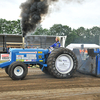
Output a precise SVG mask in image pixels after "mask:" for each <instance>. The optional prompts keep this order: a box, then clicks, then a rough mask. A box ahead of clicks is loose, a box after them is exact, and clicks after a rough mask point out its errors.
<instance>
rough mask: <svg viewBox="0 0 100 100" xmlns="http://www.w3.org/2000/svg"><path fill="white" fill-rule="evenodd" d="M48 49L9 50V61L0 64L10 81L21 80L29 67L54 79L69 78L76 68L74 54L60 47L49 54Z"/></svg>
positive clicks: (76, 63)
mask: <svg viewBox="0 0 100 100" xmlns="http://www.w3.org/2000/svg"><path fill="white" fill-rule="evenodd" d="M50 52H51V51H50V48H49V49H40V48H37V49H33V48H32V49H31V48H20V49H10V54H9V55H10V57H9V61H7V62H4V63H1V64H0V68H5V71H6V73H7V74H8V75H9V77H10V78H11V79H12V80H22V79H24V78H25V77H26V75H27V73H28V66H29V65H36V64H38V65H39V66H40V69H41V70H42V71H43V72H44V73H46V74H50V75H52V76H54V77H56V78H61V79H62V78H70V77H72V76H73V75H74V73H75V71H76V68H77V66H78V62H77V58H76V56H75V54H74V53H73V52H72V51H71V50H69V49H66V48H63V47H60V48H56V49H54V50H53V51H52V52H51V53H50Z"/></svg>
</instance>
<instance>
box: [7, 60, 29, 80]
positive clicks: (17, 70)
mask: <svg viewBox="0 0 100 100" xmlns="http://www.w3.org/2000/svg"><path fill="white" fill-rule="evenodd" d="M27 72H28V68H27V65H26V64H25V63H23V62H20V61H16V62H13V63H12V64H11V65H10V66H9V68H8V74H9V76H10V78H11V79H12V80H22V79H24V78H25V77H26V75H27Z"/></svg>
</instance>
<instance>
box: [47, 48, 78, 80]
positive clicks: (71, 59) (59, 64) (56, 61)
mask: <svg viewBox="0 0 100 100" xmlns="http://www.w3.org/2000/svg"><path fill="white" fill-rule="evenodd" d="M47 65H48V71H49V73H50V74H51V75H53V76H54V77H56V78H70V77H72V76H73V75H74V73H75V71H76V68H77V66H78V62H77V58H76V56H75V54H74V53H73V52H72V51H71V50H69V49H66V48H58V49H55V50H53V51H52V52H51V54H50V55H49V57H48V59H47Z"/></svg>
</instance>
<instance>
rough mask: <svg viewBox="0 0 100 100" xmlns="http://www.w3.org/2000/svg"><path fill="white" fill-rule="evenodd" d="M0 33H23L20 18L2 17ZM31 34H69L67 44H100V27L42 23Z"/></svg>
mask: <svg viewBox="0 0 100 100" xmlns="http://www.w3.org/2000/svg"><path fill="white" fill-rule="evenodd" d="M0 34H22V32H21V27H20V20H17V21H7V20H6V19H0ZM31 35H55V36H67V39H66V45H68V44H70V43H94V44H99V37H100V27H97V26H94V27H92V28H90V29H88V28H87V29H86V28H84V27H79V28H78V29H72V28H71V27H69V26H67V25H62V24H54V25H53V26H52V27H50V29H43V28H42V26H41V25H40V26H38V27H37V29H36V30H35V32H31Z"/></svg>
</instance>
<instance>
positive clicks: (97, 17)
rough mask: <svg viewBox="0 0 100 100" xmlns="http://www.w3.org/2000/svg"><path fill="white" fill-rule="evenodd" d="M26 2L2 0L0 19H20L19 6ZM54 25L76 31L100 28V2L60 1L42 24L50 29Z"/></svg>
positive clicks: (53, 6)
mask: <svg viewBox="0 0 100 100" xmlns="http://www.w3.org/2000/svg"><path fill="white" fill-rule="evenodd" d="M25 1H26V0H0V18H3V19H7V20H17V19H20V13H21V9H20V8H19V6H20V5H21V3H23V2H25ZM64 1H71V2H64ZM79 1H80V2H79ZM54 24H62V25H67V26H69V27H71V28H75V29H77V28H79V27H85V28H92V27H94V26H98V27H100V0H59V2H57V3H54V4H53V5H51V6H50V7H49V14H48V15H47V16H46V17H45V18H44V20H42V22H41V25H42V27H43V28H48V29H49V28H50V27H52V26H53V25H54Z"/></svg>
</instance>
